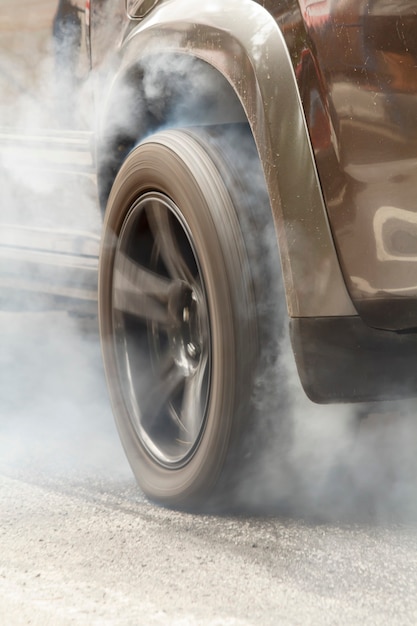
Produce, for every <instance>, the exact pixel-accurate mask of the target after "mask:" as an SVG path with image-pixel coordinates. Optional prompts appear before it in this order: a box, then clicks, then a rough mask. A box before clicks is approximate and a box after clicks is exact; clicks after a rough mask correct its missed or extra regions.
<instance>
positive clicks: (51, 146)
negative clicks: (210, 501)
mask: <svg viewBox="0 0 417 626" xmlns="http://www.w3.org/2000/svg"><path fill="white" fill-rule="evenodd" d="M3 5H4V6H5V7H7V11H6V13H7V18H4V19H3V23H4V28H3V30H2V33H1V35H0V37H1V39H0V45H1V47H2V50H3V51H5V50H6V49H7V50H8V58H10V59H12V61H11V62H10V63H11V64H10V66H9V67H7V63H5V61H4V60H3V61H2V62H1V66H0V67H1V70H2V77H1V80H2V83H3V84H4V85H5V89H4V90H3V101H2V104H1V106H2V110H3V111H4V116H3V119H5V120H6V121H7V123H8V126H9V128H8V129H3V131H2V132H1V139H2V154H3V159H4V158H5V157H4V155H7V154H8V155H9V157H10V154H11V153H13V151H16V150H17V151H19V150H20V151H21V152H20V153H19V154H21V155H22V154H26V155H27V154H28V153H29V152H30V149H31V146H32V148H33V146H38V147H39V146H40V145H42V146H43V149H44V161H42V162H41V163H40V162H39V159H38V161H37V165H36V167H37V168H38V169H39V168H41V169H42V168H43V169H45V170H48V168H50V167H51V162H55V169H58V170H59V171H60V175H63V176H76V177H78V179H83V180H84V183H83V184H87V182H86V181H88V185H90V184H91V182H92V180H93V179H94V181H95V182H96V187H95V189H96V192H97V196H98V198H99V202H100V208H101V214H102V216H103V219H104V228H103V232H102V234H101V235H100V240H101V253H100V258H99V260H98V261H97V255H98V252H97V248H98V241H99V235H98V229H97V230H96V232H95V233H93V235H92V238H91V236H90V235H89V234H88V233H87V232H86V230H85V229H83V228H82V226H81V225H80V227H79V228H78V229H74V228H72V231H71V229H69V230H67V234H66V236H65V237H63V238H61V239H60V241H62V247H61V248H60V249H57V248H56V247H55V248H54V249H53V250H50V251H48V254H51V255H52V256H51V257H50V259H51V260H52V259H53V258H55V259H61V262H60V263H55V265H57V266H58V267H60V268H61V269H60V271H59V272H58V278H54V280H53V281H52V282H51V276H52V274H53V272H52V271H51V273H50V274H48V280H47V281H43V283H42V281H39V282H38V283H36V289H37V291H38V292H43V291H44V292H45V293H47V294H48V297H49V298H51V297H52V298H53V297H54V293H56V294H58V295H59V296H61V297H62V296H66V297H67V298H71V299H72V303H73V306H76V305H77V303H78V304H79V302H80V301H83V302H84V303H86V302H93V306H94V301H95V299H96V298H97V292H96V291H95V289H94V288H92V283H91V280H92V278H91V277H92V276H93V275H94V276H96V266H97V263H98V266H99V288H98V306H99V317H100V332H101V338H102V344H103V355H104V364H105V369H106V374H107V380H108V386H109V391H110V396H111V400H112V404H113V408H114V412H115V416H116V420H117V423H118V427H119V431H120V435H121V438H122V441H123V444H124V446H125V449H126V452H127V455H128V457H129V460H130V462H131V465H132V468H133V470H134V472H135V474H136V476H137V478H138V481H139V483H140V484H141V486H142V488H143V489H144V490H145V492H146V493H148V494H149V495H150V496H151V497H153V498H155V499H157V500H159V501H161V502H164V503H168V504H175V505H197V504H200V503H201V502H202V501H203V502H204V501H205V499H206V498H207V497H208V494H210V493H211V492H212V490H213V488H214V487H215V486H216V485H217V489H218V490H220V491H222V490H223V492H227V485H229V484H231V483H233V481H231V482H230V475H229V474H230V473H231V468H232V467H235V466H236V467H238V464H237V459H239V458H240V455H239V452H238V450H239V445H238V444H239V442H241V441H244V438H245V433H246V432H248V431H250V423H251V421H256V420H257V419H258V418H261V417H262V416H259V403H258V402H257V401H256V394H257V393H258V387H257V385H258V382H259V381H260V380H263V379H264V378H265V376H266V374H267V373H268V372H269V371H270V370H272V369H273V366H272V365H271V363H276V361H277V360H279V345H280V342H281V338H282V336H283V334H284V333H285V332H286V329H287V328H288V322H289V328H290V334H291V341H292V347H293V351H294V356H295V360H296V364H297V367H298V372H299V375H300V380H301V383H302V385H303V387H304V389H305V391H306V393H307V394H308V395H309V397H310V398H312V399H313V400H315V401H318V402H333V401H337V402H355V401H368V400H381V399H390V398H394V397H398V396H403V395H409V396H414V395H415V394H416V391H417V367H416V358H417V357H416V355H417V350H416V348H417V334H416V332H415V331H416V328H417V231H416V223H417V218H416V215H417V210H416V209H417V207H416V183H417V45H416V42H417V4H416V3H415V2H414V1H411V0H396V1H395V2H394V1H393V0H378V1H376V0H359V1H358V0H337V1H336V0H298V1H297V0H258V1H256V2H255V1H253V0H227V1H223V2H221V3H220V2H210V3H203V4H198V3H197V4H196V3H195V2H193V1H192V0H163V1H159V2H157V1H154V0H150V1H149V2H144V1H141V2H140V1H136V2H129V1H127V0H117V1H110V0H93V1H91V2H87V3H84V2H81V0H80V1H79V2H75V0H74V1H72V0H61V1H60V2H59V3H58V5H57V3H56V2H53V1H52V0H51V1H50V2H45V3H43V5H42V7H43V8H42V11H41V12H40V11H39V12H38V9H37V8H36V7H37V5H35V3H34V2H28V7H27V10H26V13H24V14H23V13H22V12H20V11H18V10H17V9H16V5H15V4H13V3H7V2H6V3H3ZM3 10H4V9H3ZM31 12H34V13H33V15H35V17H36V19H34V20H33V21H30V16H31V14H32V13H31ZM29 22H30V23H31V24H37V25H39V29H40V30H39V31H36V30H34V31H33V32H31V34H30V37H29V41H30V46H31V54H30V56H27V55H25V54H24V53H23V48H22V41H21V39H20V37H19V35H18V33H20V31H21V30H24V29H25V28H27V27H28V24H29ZM46 29H49V31H50V34H51V35H52V38H53V40H54V43H53V44H52V45H48V44H45V41H44V39H42V33H43V34H45V31H46ZM40 50H41V51H42V52H43V53H45V54H47V53H49V55H52V62H51V59H49V62H48V61H43V62H42V64H41V65H39V66H37V67H36V68H34V64H33V58H34V56H36V55H34V53H35V51H36V52H38V51H40ZM3 58H5V57H4V55H3ZM38 58H39V57H38ZM48 63H49V64H48ZM35 69H36V71H34V70H35ZM29 86H30V94H31V98H32V99H33V100H34V101H36V102H37V106H38V112H39V115H38V122H39V123H38V126H39V128H38V129H36V132H35V130H34V129H33V128H31V132H30V137H28V136H27V134H26V135H24V134H23V133H22V132H20V134H19V132H18V131H17V126H18V125H19V121H20V120H19V107H15V103H16V102H19V98H20V92H21V90H22V89H23V90H27V89H29ZM57 94H58V96H57ZM46 111H47V113H45V112H46ZM13 126H14V131H12V130H11V127H13ZM62 146H65V150H66V151H67V152H68V148H71V150H70V152H71V154H72V158H71V159H70V161H67V162H66V165H65V167H63V166H61V167H59V166H57V165H56V162H57V159H56V156H53V157H52V158H48V157H47V156H46V154H52V155H56V153H57V152H56V151H57V150H59V149H61V148H62ZM28 151H29V152H28ZM19 158H21V157H19ZM29 161H30V160H29ZM58 161H59V160H58ZM25 171H26V170H25ZM28 228H30V226H29V225H28V224H27V223H25V224H24V228H23V229H21V231H20V232H21V242H20V244H19V242H18V241H17V240H18V237H17V236H16V232H18V229H17V230H16V226H15V225H13V224H10V223H9V224H8V228H6V229H3V235H2V238H1V240H0V254H1V255H2V257H3V258H4V259H7V260H8V262H7V263H5V264H3V267H4V268H5V269H4V270H3V274H4V275H5V276H2V279H1V280H2V283H1V284H2V286H3V287H5V286H7V287H8V288H9V289H10V284H11V278H10V273H12V274H13V269H12V265H13V264H12V260H14V262H16V258H17V257H18V256H19V254H20V256H21V257H22V256H23V257H25V263H26V266H27V265H28V264H29V266H30V267H32V269H33V267H36V263H37V260H36V259H37V258H38V257H39V254H42V255H44V256H45V254H46V252H47V249H48V248H50V247H51V246H50V241H51V238H52V235H51V233H52V232H53V230H51V229H49V230H48V229H45V228H44V229H43V230H42V228H40V227H39V224H33V225H32V228H33V233H34V235H33V237H32V238H31V237H30V236H29V234H28V233H29V231H28ZM70 231H71V232H72V235H73V236H71V235H70V234H69V233H70ZM5 233H6V234H7V233H9V235H10V233H13V236H14V239H13V241H14V242H15V243H14V244H13V245H11V244H10V236H6V234H5ZM271 233H275V235H276V237H272V240H271ZM41 239H42V241H43V243H42V244H41V243H40V241H41ZM30 240H31V241H32V242H35V241H36V242H37V243H36V245H33V246H32V249H30V250H29V251H28V249H29V248H31V245H30V243H28V241H30ZM23 241H24V243H22V242H23ZM70 241H73V242H77V243H73V244H70V243H69V242H70ZM92 241H94V242H95V244H94V245H95V248H94V246H93V248H91V242H92ZM16 242H17V243H16ZM48 242H49V243H48ZM80 242H81V243H80ZM68 246H70V248H68ZM12 249H13V252H11V250H12ZM16 250H18V251H19V250H20V253H17V252H16ZM69 251H70V252H69ZM87 251H88V252H87ZM68 254H70V257H71V259H72V261H73V263H72V265H73V267H75V268H76V273H75V274H74V273H73V274H72V278H71V279H70V280H69V279H68V275H67V278H66V279H65V278H64V277H63V273H65V272H63V271H61V270H62V267H64V266H65V263H64V262H63V259H64V258H65V259H66V260H68ZM16 255H17V257H16ZM54 255H55V256H54ZM12 257H13V259H12ZM28 257H30V258H28ZM17 260H18V259H17ZM19 262H22V261H21V259H20V261H19ZM52 265H54V263H53V262H52V261H51V266H52ZM26 266H25V267H26ZM260 268H261V269H260ZM74 276H78V278H79V281H78V285H77V289H75V288H74V284H73V282H71V281H73V279H74ZM60 281H63V282H64V286H62V284H61V285H60V284H59V283H60ZM51 285H52V286H51ZM15 286H16V285H15ZM17 286H19V287H20V289H24V287H25V285H23V284H20V285H17ZM26 286H27V285H26ZM7 293H8V292H7ZM275 388H276V393H277V394H278V395H280V396H281V398H285V394H286V391H285V383H284V381H283V380H277V381H276V385H275ZM284 404H285V402H284ZM277 420H278V421H279V420H281V421H282V422H283V424H284V422H285V418H284V417H283V416H282V415H281V414H280V415H277ZM283 440H285V437H283ZM237 471H238V470H237Z"/></svg>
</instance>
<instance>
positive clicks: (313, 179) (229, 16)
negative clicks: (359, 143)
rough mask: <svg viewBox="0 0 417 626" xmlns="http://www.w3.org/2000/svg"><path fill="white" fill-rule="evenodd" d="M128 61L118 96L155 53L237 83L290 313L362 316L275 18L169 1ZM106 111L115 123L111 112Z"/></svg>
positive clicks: (236, 4) (250, 9)
mask: <svg viewBox="0 0 417 626" xmlns="http://www.w3.org/2000/svg"><path fill="white" fill-rule="evenodd" d="M119 53H120V56H119V59H120V60H119V67H118V69H117V72H116V75H115V76H114V79H113V81H112V85H111V88H110V90H109V94H111V91H112V90H113V91H114V90H115V89H117V88H118V85H119V84H120V83H119V81H120V80H123V77H124V76H126V75H127V74H128V73H129V72H131V71H132V69H133V68H134V67H135V66H137V65H138V63H141V62H142V60H144V59H146V58H147V57H149V56H152V55H155V54H158V55H161V54H167V55H168V54H173V55H178V54H186V55H191V56H193V57H195V58H198V59H201V60H202V61H204V62H206V63H207V64H209V65H210V66H211V67H212V68H214V69H215V70H216V71H218V72H219V73H220V74H221V75H222V76H223V77H224V78H225V79H226V80H227V82H228V83H229V84H230V85H231V87H232V88H233V90H234V92H235V93H236V95H237V97H238V99H239V101H240V103H241V106H242V108H243V110H244V113H245V116H246V118H247V120H248V122H249V124H250V126H251V129H252V132H253V135H254V138H255V141H256V144H257V147H258V152H259V156H260V159H261V163H262V167H263V171H264V175H265V180H266V183H267V187H268V191H269V197H270V202H271V208H272V213H273V217H274V223H275V229H276V234H277V239H278V245H279V250H280V256H281V264H282V270H283V277H284V284H285V292H286V298H287V307H288V312H289V315H290V316H292V317H320V316H342V315H355V314H356V311H355V309H354V307H353V305H352V302H351V299H350V297H349V295H348V292H347V290H346V286H345V283H344V280H343V277H342V273H341V270H340V266H339V262H338V258H337V254H336V250H335V246H334V242H333V238H332V234H331V231H330V226H329V222H328V218H327V212H326V207H325V204H324V199H323V196H322V192H321V187H320V183H319V179H318V174H317V170H316V165H315V160H314V155H313V152H312V148H311V144H310V139H309V134H308V129H307V125H306V120H305V117H304V113H303V109H302V104H301V101H300V97H299V92H298V87H297V82H296V78H295V74H294V70H293V66H292V63H291V59H290V56H289V52H288V49H287V46H286V43H285V40H284V37H283V35H282V33H281V31H280V29H279V27H278V25H277V23H276V22H275V20H274V19H273V18H272V16H271V15H270V14H269V13H268V12H267V11H266V10H265V9H263V8H262V7H261V6H260V5H259V4H257V3H255V2H253V1H251V0H228V2H227V4H226V5H225V4H224V3H223V2H210V3H195V2H194V1H192V2H191V1H190V0H175V2H173V1H170V0H168V1H167V2H165V3H162V4H161V5H160V6H158V7H157V8H156V9H154V11H152V12H151V14H150V15H149V17H147V18H146V19H144V20H143V21H141V22H138V24H137V26H133V28H131V30H130V32H129V34H128V35H127V36H126V38H125V39H124V41H123V43H122V45H121V47H120V50H119ZM107 101H109V102H110V101H111V95H110V96H109V95H108V97H107ZM102 113H103V117H102V124H103V123H104V124H105V120H106V115H107V114H108V112H107V113H106V107H105V106H104V109H103V112H102ZM103 120H104V122H103ZM144 134H146V133H144Z"/></svg>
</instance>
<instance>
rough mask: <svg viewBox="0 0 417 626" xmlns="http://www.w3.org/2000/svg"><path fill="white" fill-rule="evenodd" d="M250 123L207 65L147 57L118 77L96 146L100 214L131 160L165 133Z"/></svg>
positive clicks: (224, 82) (185, 57)
mask: <svg viewBox="0 0 417 626" xmlns="http://www.w3.org/2000/svg"><path fill="white" fill-rule="evenodd" d="M242 122H243V123H248V120H247V118H246V115H245V112H244V110H243V107H242V105H241V103H240V101H239V98H238V96H237V95H236V93H235V91H234V89H233V88H232V86H231V85H230V84H229V82H228V81H227V80H226V78H224V76H223V75H222V74H221V73H220V72H219V71H218V70H217V69H216V68H214V67H213V66H211V65H210V64H208V63H207V62H205V61H203V60H201V59H199V58H197V57H195V56H191V55H187V54H169V55H168V54H162V55H161V54H159V55H157V56H156V55H155V56H149V57H147V58H146V59H143V60H141V62H140V63H137V64H135V65H133V66H132V67H130V68H129V69H128V71H125V72H124V73H123V74H120V75H119V76H117V77H116V80H115V81H114V82H113V83H112V88H111V91H110V93H109V95H108V97H107V98H106V104H105V108H104V114H103V116H102V122H101V124H100V126H101V129H102V130H101V132H100V133H99V137H98V143H97V163H98V186H99V198H100V204H101V208H102V211H103V212H104V210H105V207H106V203H107V198H108V195H109V193H110V189H111V187H112V184H113V181H114V179H115V177H116V175H117V172H118V171H119V169H120V166H121V164H122V163H123V161H124V160H125V158H126V156H127V154H128V153H129V152H130V151H131V150H132V149H133V148H134V147H135V145H136V144H137V143H138V142H139V141H141V140H142V139H143V138H144V137H146V136H148V135H150V134H152V133H154V132H156V131H157V130H159V129H161V128H184V127H190V126H206V125H213V124H216V125H221V124H231V123H242Z"/></svg>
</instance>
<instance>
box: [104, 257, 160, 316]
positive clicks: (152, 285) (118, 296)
mask: <svg viewBox="0 0 417 626" xmlns="http://www.w3.org/2000/svg"><path fill="white" fill-rule="evenodd" d="M171 286H172V281H170V280H168V279H166V278H164V277H163V276H159V275H158V274H155V273H154V272H152V271H150V270H148V269H146V268H144V267H142V266H141V265H139V264H138V263H135V261H133V260H132V259H130V258H128V257H127V256H126V255H125V254H123V253H122V252H118V254H117V256H116V262H115V268H114V274H113V306H114V307H115V308H116V309H118V310H119V311H122V312H123V313H130V314H133V315H135V316H137V317H141V318H144V319H146V320H149V321H152V322H156V323H159V324H162V325H167V324H168V320H169V314H168V297H169V290H170V288H171Z"/></svg>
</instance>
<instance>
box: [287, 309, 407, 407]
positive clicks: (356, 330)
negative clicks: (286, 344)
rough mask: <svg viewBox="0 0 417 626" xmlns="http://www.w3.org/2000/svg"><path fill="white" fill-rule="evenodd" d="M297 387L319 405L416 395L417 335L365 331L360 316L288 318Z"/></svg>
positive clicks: (368, 328) (369, 329) (366, 327)
mask: <svg viewBox="0 0 417 626" xmlns="http://www.w3.org/2000/svg"><path fill="white" fill-rule="evenodd" d="M290 333H291V342H292V346H293V351H294V355H295V360H296V364H297V369H298V373H299V376H300V379H301V383H302V385H303V387H304V390H305V392H306V394H307V395H308V397H309V398H310V399H311V400H312V401H313V402H317V403H320V404H325V403H330V402H367V401H377V400H394V399H396V398H404V397H413V396H417V332H410V333H405V332H402V333H398V332H392V331H386V330H378V329H375V328H370V327H369V326H367V325H366V324H365V323H364V322H363V321H362V320H361V318H360V317H357V316H354V317H327V318H292V319H291V322H290Z"/></svg>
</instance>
